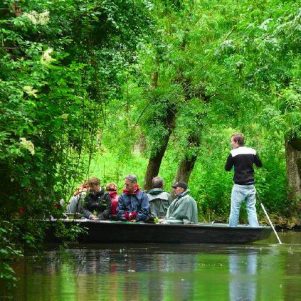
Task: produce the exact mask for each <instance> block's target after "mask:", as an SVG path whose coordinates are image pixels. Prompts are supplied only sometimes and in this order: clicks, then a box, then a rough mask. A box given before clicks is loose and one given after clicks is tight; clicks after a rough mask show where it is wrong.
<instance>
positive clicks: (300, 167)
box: [285, 138, 301, 200]
mask: <svg viewBox="0 0 301 301" xmlns="http://www.w3.org/2000/svg"><path fill="white" fill-rule="evenodd" d="M285 152H286V155H285V157H286V174H287V179H288V198H289V200H300V198H301V139H297V138H296V139H291V140H287V141H286V142H285Z"/></svg>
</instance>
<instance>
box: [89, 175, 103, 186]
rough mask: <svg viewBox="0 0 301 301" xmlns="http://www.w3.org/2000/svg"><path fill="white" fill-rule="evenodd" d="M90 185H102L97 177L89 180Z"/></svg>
mask: <svg viewBox="0 0 301 301" xmlns="http://www.w3.org/2000/svg"><path fill="white" fill-rule="evenodd" d="M88 185H89V186H92V185H100V180H99V179H98V178H96V177H92V178H90V179H89V180H88Z"/></svg>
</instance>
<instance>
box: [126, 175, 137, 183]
mask: <svg viewBox="0 0 301 301" xmlns="http://www.w3.org/2000/svg"><path fill="white" fill-rule="evenodd" d="M125 179H126V180H129V181H130V182H131V183H137V177H136V176H135V175H127V176H126V177H125Z"/></svg>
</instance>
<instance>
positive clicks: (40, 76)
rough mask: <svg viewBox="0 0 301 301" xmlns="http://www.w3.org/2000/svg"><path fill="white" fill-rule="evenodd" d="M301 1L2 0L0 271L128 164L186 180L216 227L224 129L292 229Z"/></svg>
mask: <svg viewBox="0 0 301 301" xmlns="http://www.w3.org/2000/svg"><path fill="white" fill-rule="evenodd" d="M300 4H301V2H300V1H292V0H287V1H280V0H265V1H262V0H260V1H257V0H252V1H249V0H242V1H236V0H219V1H215V0H210V1H209V0H208V1H206V0H204V1H197V0H195V1H188V0H187V1H184V0H182V1H181V0H174V1H172V0H154V1H147V0H145V1H143V0H136V1H134V0H111V1H107V0H48V1H39V0H23V1H21V0H20V1H14V0H4V1H2V2H1V3H0V99H1V107H0V148H1V150H0V185H1V187H0V202H1V203H0V215H1V218H0V220H1V222H0V238H1V239H0V241H1V245H0V251H1V256H2V258H3V259H4V260H3V261H1V264H0V265H1V266H0V268H1V271H2V272H1V273H0V279H6V280H9V279H14V274H13V270H12V269H11V267H10V264H9V263H10V261H11V260H13V258H15V257H16V256H21V255H22V248H23V246H24V245H25V246H31V247H34V246H36V245H37V242H38V241H42V237H43V228H42V227H40V225H39V224H38V223H37V222H36V221H35V218H39V217H45V216H50V215H53V216H56V215H57V214H59V213H60V210H61V209H60V208H58V207H59V206H57V204H58V201H59V200H60V199H62V198H63V199H64V200H68V199H69V197H70V196H71V194H72V192H73V189H74V187H75V186H76V185H78V184H79V183H81V182H82V181H83V180H84V179H87V178H88V177H89V176H92V175H93V176H97V177H99V178H100V179H101V181H102V183H103V184H106V183H108V182H116V183H117V184H118V187H119V190H120V191H121V189H122V186H123V179H124V176H125V175H127V174H129V173H134V174H136V175H137V176H138V179H139V182H140V184H141V186H143V187H144V188H145V189H148V188H150V180H151V178H152V177H153V176H156V175H157V174H159V175H160V176H162V177H163V178H164V180H165V187H166V190H170V187H171V184H172V183H173V182H174V181H175V180H185V181H187V182H189V187H190V190H191V194H192V196H193V197H194V198H195V199H196V201H197V203H198V207H199V211H200V220H204V221H213V220H220V221H225V222H226V221H227V217H228V214H229V206H230V204H229V199H230V191H231V186H232V176H233V175H232V173H226V172H225V171H224V164H225V160H226V158H227V156H228V154H229V151H230V144H229V141H230V136H231V134H232V133H234V132H243V133H244V134H245V136H246V138H247V139H246V140H247V141H246V142H247V143H246V144H247V145H248V146H251V147H254V148H255V149H256V150H257V151H258V153H259V155H260V157H261V159H262V161H263V164H264V166H263V168H262V169H260V170H256V179H257V184H256V188H257V191H258V197H259V200H260V201H262V202H263V203H264V204H265V206H266V207H267V208H268V210H269V212H270V213H271V216H272V218H273V220H274V221H275V222H276V223H277V224H282V225H286V226H294V225H297V224H300V210H301V209H300V207H301V206H300V194H301V185H300V183H301V180H300V174H301V110H300V109H301V96H300V95H301V86H300V79H301V76H300V75H301V57H300V50H301V5H300ZM259 217H260V220H261V221H263V220H264V215H263V214H262V212H260V210H259ZM244 220H245V216H244V215H242V222H243V221H244Z"/></svg>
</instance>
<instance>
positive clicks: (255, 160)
mask: <svg viewBox="0 0 301 301" xmlns="http://www.w3.org/2000/svg"><path fill="white" fill-rule="evenodd" d="M254 163H255V165H256V166H257V167H262V162H261V160H260V158H259V156H258V154H257V153H256V154H255V155H254Z"/></svg>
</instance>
